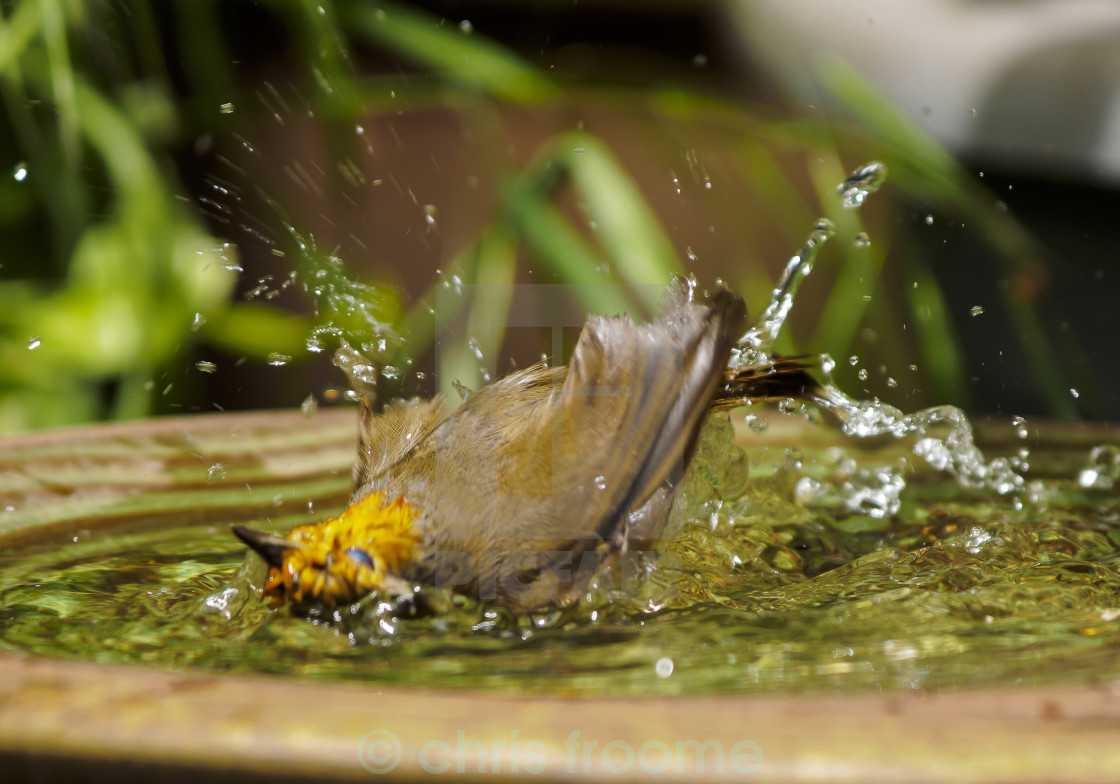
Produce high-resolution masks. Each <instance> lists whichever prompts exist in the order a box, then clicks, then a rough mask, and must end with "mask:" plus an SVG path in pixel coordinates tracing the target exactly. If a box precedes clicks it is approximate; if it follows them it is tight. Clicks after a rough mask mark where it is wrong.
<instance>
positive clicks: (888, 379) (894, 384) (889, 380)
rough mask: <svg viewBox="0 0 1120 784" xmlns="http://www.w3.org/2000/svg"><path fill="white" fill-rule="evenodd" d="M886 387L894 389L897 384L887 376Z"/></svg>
mask: <svg viewBox="0 0 1120 784" xmlns="http://www.w3.org/2000/svg"><path fill="white" fill-rule="evenodd" d="M887 386H888V387H890V388H891V389H895V388H896V387H897V386H898V382H897V381H895V380H894V379H893V378H891V377H890V376H887Z"/></svg>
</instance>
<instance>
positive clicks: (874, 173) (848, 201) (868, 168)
mask: <svg viewBox="0 0 1120 784" xmlns="http://www.w3.org/2000/svg"><path fill="white" fill-rule="evenodd" d="M886 179H887V167H886V166H885V165H883V164H882V163H879V162H878V161H872V162H871V163H867V164H864V165H863V166H860V167H859V168H858V169H856V170H855V171H854V172H852V173H851V174H849V175H848V178H847V179H846V180H844V182H842V183H840V184H839V185H838V186H836V192H837V193H839V194H840V199H841V202H842V203H843V205H844V206H845V207H847V208H848V209H854V208H856V207H859V206H860V205H861V204H863V201H864V199H866V198H867V197H868V195H869V194H872V193H874V192H875V191H877V190H879V188H880V187H881V186H882V185H883V183H884V182H885V181H886Z"/></svg>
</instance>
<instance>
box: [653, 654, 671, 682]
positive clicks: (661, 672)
mask: <svg viewBox="0 0 1120 784" xmlns="http://www.w3.org/2000/svg"><path fill="white" fill-rule="evenodd" d="M653 671H654V672H655V673H657V677H658V678H668V677H669V676H670V675H672V674H673V660H672V659H670V658H669V657H668V656H662V657H661V658H660V659H658V660H657V663H656V664H655V665H653Z"/></svg>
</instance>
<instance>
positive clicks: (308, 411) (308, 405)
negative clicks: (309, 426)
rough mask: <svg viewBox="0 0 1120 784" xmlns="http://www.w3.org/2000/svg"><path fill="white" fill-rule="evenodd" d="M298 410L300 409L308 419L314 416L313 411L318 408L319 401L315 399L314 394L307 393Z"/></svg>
mask: <svg viewBox="0 0 1120 784" xmlns="http://www.w3.org/2000/svg"><path fill="white" fill-rule="evenodd" d="M299 410H300V411H302V412H303V415H304V416H305V417H307V418H308V419H311V417H313V416H315V412H316V411H318V410H319V403H318V402H317V401H316V400H315V396H314V395H308V396H307V397H305V398H304V399H303V402H302V403H300V404H299Z"/></svg>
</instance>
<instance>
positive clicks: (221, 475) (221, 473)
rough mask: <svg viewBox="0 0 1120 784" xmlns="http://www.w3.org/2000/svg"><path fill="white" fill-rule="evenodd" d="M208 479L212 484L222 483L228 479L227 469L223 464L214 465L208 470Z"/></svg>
mask: <svg viewBox="0 0 1120 784" xmlns="http://www.w3.org/2000/svg"><path fill="white" fill-rule="evenodd" d="M206 478H207V479H209V480H210V481H211V482H220V481H222V480H223V479H225V478H226V467H225V466H224V465H222V464H221V463H214V465H212V466H210V467H209V468H208V469H206Z"/></svg>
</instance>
